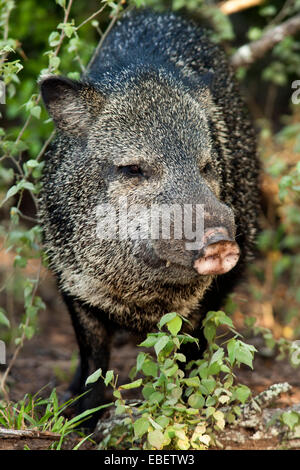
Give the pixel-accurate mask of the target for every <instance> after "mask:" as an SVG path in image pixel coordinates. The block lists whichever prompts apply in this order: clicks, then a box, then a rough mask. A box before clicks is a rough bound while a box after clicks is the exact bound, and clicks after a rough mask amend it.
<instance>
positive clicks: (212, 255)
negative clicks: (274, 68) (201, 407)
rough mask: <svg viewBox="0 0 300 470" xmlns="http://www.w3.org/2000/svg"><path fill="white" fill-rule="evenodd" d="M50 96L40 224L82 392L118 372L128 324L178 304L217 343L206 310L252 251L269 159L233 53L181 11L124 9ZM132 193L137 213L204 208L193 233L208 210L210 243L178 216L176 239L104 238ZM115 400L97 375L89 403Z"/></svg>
mask: <svg viewBox="0 0 300 470" xmlns="http://www.w3.org/2000/svg"><path fill="white" fill-rule="evenodd" d="M41 92H42V96H43V100H44V102H45V105H46V108H47V110H48V111H49V113H50V115H51V116H52V118H53V120H54V123H55V125H56V128H57V136H56V139H55V141H54V143H52V145H51V148H50V149H49V150H48V152H47V155H46V158H45V168H44V176H43V188H42V191H41V195H40V220H41V223H42V227H43V231H44V240H45V249H46V252H47V253H48V256H49V259H50V266H51V268H52V270H53V271H54V272H55V274H56V276H57V279H58V285H59V289H60V291H61V293H62V295H63V297H64V299H65V302H66V304H67V306H68V308H69V310H70V313H71V317H72V322H73V325H74V329H75V332H76V336H77V340H78V344H79V349H80V357H81V363H80V366H79V368H78V370H77V373H76V376H75V379H74V381H73V383H72V384H71V387H70V390H71V392H72V393H80V392H82V391H83V390H84V383H85V380H86V378H87V376H88V375H89V374H90V373H92V372H93V371H94V370H95V369H97V368H100V367H101V368H102V370H103V371H104V372H105V370H106V369H107V367H108V361H109V350H110V343H111V338H112V333H113V331H114V330H115V329H116V328H117V327H119V326H121V327H123V328H126V329H129V330H133V331H137V332H142V333H143V334H146V332H150V331H151V330H153V329H155V326H156V324H157V322H158V320H159V319H160V317H161V316H162V315H163V314H165V313H167V312H171V311H176V312H178V313H180V314H182V315H184V316H186V317H188V318H189V320H190V321H191V322H192V324H193V325H194V330H193V332H192V334H193V335H194V336H197V335H198V337H199V338H200V340H201V341H200V342H201V344H202V348H203V347H204V341H203V337H202V335H201V320H202V318H203V315H204V314H205V313H206V312H207V311H208V310H209V309H210V310H211V309H217V308H218V307H219V306H220V303H221V302H222V300H223V299H224V296H226V294H228V292H230V290H231V289H232V288H233V286H234V285H235V283H236V281H237V280H238V278H239V277H240V276H241V272H242V269H243V266H244V265H245V261H246V260H249V259H250V258H251V256H252V253H253V246H254V240H255V234H256V231H257V214H258V207H259V202H258V201H259V191H258V172H259V165H258V160H257V156H256V145H255V137H254V130H253V127H252V124H251V121H250V120H249V117H248V113H247V110H246V109H245V105H244V102H243V100H242V99H241V97H240V94H239V91H238V87H237V84H236V81H235V79H234V74H233V71H232V70H230V67H229V66H228V63H227V59H226V56H225V54H224V52H223V51H222V50H221V49H220V47H219V46H217V45H215V44H213V43H212V42H210V40H209V39H208V36H207V33H206V32H205V31H204V30H203V29H201V28H199V27H198V26H196V25H194V24H193V23H191V22H190V21H189V20H186V19H182V18H179V17H177V16H176V15H174V14H171V13H166V14H155V13H152V12H147V11H146V12H145V11H142V12H138V13H130V14H128V15H124V17H123V19H122V20H121V21H119V22H118V23H117V24H116V26H115V27H114V28H113V29H112V31H111V32H110V33H109V35H108V37H107V38H106V40H105V42H104V44H103V47H102V49H101V50H100V51H99V52H98V54H97V55H96V57H95V58H94V60H93V61H92V62H91V64H90V66H89V68H88V71H87V72H86V73H85V74H84V76H83V77H82V79H81V80H80V81H78V82H76V81H72V80H69V79H66V78H62V77H59V76H50V77H46V78H44V79H42V80H41ZM120 198H123V200H124V199H126V202H127V205H128V208H135V207H137V205H143V207H146V208H147V209H149V208H150V207H153V206H158V207H160V206H161V205H164V207H174V205H175V206H176V207H177V208H178V206H179V207H180V208H184V207H188V208H191V207H192V211H191V213H192V219H193V223H192V227H194V228H195V217H194V216H195V209H194V207H196V206H197V205H202V206H203V207H204V232H203V234H202V235H201V237H202V238H201V240H200V241H201V243H200V245H199V247H198V248H195V247H194V248H192V249H191V248H190V249H187V245H186V242H187V240H188V237H186V236H182V237H181V238H180V237H178V238H176V237H175V236H174V230H172V228H173V229H174V227H175V222H176V221H175V216H174V214H173V215H171V217H170V227H171V229H170V234H171V235H170V237H169V239H168V237H163V236H162V230H161V228H160V229H159V236H158V237H152V238H151V237H144V238H143V237H133V236H132V237H127V238H126V237H121V236H111V237H101V230H100V233H99V217H98V216H97V214H98V212H97V211H98V210H99V206H100V207H104V205H105V204H106V206H105V207H110V208H113V209H115V212H114V213H113V211H111V224H112V225H113V223H115V220H116V218H115V216H116V215H118V214H119V212H120V209H119V206H120ZM101 205H102V206H101ZM134 212H136V214H138V211H135V209H134ZM109 214H110V213H109ZM106 217H107V213H106ZM100 218H101V217H100ZM137 218H138V216H137ZM119 223H120V220H119ZM142 223H143V221H142V220H141V225H142ZM108 225H109V224H108ZM123 228H124V227H122V224H121V226H119V227H118V229H119V235H120V231H122V230H123ZM196 229H197V227H196ZM199 230H200V229H199ZM172 234H173V235H172ZM196 238H197V237H196ZM235 240H237V242H238V243H237V242H236V241H235ZM189 241H191V240H189ZM198 354H199V352H198ZM102 400H103V389H102V384H101V381H98V382H97V383H96V384H95V385H94V386H93V389H92V391H90V393H88V394H86V396H85V398H84V399H83V400H82V403H81V405H82V407H83V408H84V409H85V408H92V407H95V406H96V405H98V404H99V403H101V401H102Z"/></svg>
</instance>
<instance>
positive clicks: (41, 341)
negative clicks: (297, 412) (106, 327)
mask: <svg viewBox="0 0 300 470" xmlns="http://www.w3.org/2000/svg"><path fill="white" fill-rule="evenodd" d="M43 278H44V279H43V281H42V283H41V286H40V292H39V295H41V297H42V298H43V299H44V301H45V302H46V304H47V309H46V310H45V311H42V312H41V314H40V317H39V326H38V333H37V334H36V335H35V336H34V337H33V339H31V340H30V341H26V343H25V345H24V348H23V349H22V351H21V353H20V355H19V357H18V359H17V361H16V363H15V365H14V367H13V369H12V372H11V374H10V377H9V380H8V384H9V389H10V398H11V400H13V401H17V400H19V399H21V398H23V397H24V395H25V394H26V393H30V394H35V393H36V392H37V391H38V390H41V389H42V391H41V395H42V396H49V394H50V392H51V390H52V389H53V387H56V389H57V393H58V396H59V397H60V398H62V396H63V393H64V391H65V390H66V388H67V385H68V383H69V381H70V380H71V378H72V375H73V373H74V370H75V367H76V363H77V357H78V355H77V344H76V340H75V336H74V333H73V328H72V325H71V321H70V318H69V315H68V312H67V310H66V308H65V306H64V304H63V302H62V300H61V298H60V296H59V294H58V291H57V288H56V285H55V282H54V280H53V278H52V277H51V275H50V274H48V273H44V274H43ZM248 341H249V339H248ZM250 341H251V339H250ZM136 342H137V338H135V337H133V336H129V335H128V334H127V333H121V332H120V333H118V334H117V335H116V337H115V340H114V346H113V350H112V357H111V364H110V369H114V371H115V372H116V373H117V374H118V375H119V383H126V382H127V381H128V373H129V371H130V369H131V367H132V366H133V365H134V363H135V358H136V355H137V348H136V346H135V344H136ZM254 343H255V346H256V347H257V348H258V349H260V343H259V341H258V340H257V338H255V341H254ZM12 351H13V348H10V347H9V348H8V361H9V358H10V355H11V353H12ZM236 374H237V379H238V381H239V382H241V383H243V384H246V385H247V386H248V387H250V389H251V390H252V392H253V393H254V394H257V393H259V392H261V391H262V390H264V389H265V388H267V387H268V386H270V385H272V384H274V383H278V382H289V384H290V385H292V387H293V390H292V394H290V395H285V396H282V397H281V398H280V401H279V402H278V403H277V404H276V406H279V407H285V406H291V405H292V404H294V403H299V402H300V375H299V372H298V371H297V370H296V371H295V369H293V368H292V367H291V366H290V365H289V364H288V363H287V361H280V362H278V361H277V360H276V359H275V358H274V357H264V356H263V355H262V354H260V353H258V354H256V359H255V363H254V370H253V371H252V370H251V369H249V368H248V367H241V368H240V369H238V370H237V371H236ZM133 396H134V395H133ZM107 398H108V399H110V398H111V397H109V396H108V397H107ZM241 432H243V433H245V432H246V431H241ZM248 437H249V439H246V443H245V444H242V445H241V444H237V443H235V442H232V443H227V445H226V447H227V448H233V449H276V448H278V446H280V443H279V441H278V439H277V438H274V439H272V440H265V439H261V440H259V441H254V440H251V433H250V434H248ZM76 442H77V438H74V439H71V440H70V441H69V443H67V444H66V446H67V447H69V448H72V447H74V445H75V444H76ZM25 444H26V445H28V447H29V448H31V449H40V448H42V449H45V448H48V446H49V444H50V442H48V441H47V440H44V439H43V440H41V439H37V440H34V439H29V440H26V439H21V440H20V439H19V440H11V439H2V440H1V439H0V449H20V448H22V449H23V448H24V445H25ZM91 447H92V445H91V444H89V443H87V444H85V445H84V446H83V448H91ZM95 447H96V446H94V448H95Z"/></svg>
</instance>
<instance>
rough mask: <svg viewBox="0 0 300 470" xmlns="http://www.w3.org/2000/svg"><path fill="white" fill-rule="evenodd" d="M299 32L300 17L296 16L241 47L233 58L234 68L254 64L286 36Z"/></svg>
mask: <svg viewBox="0 0 300 470" xmlns="http://www.w3.org/2000/svg"><path fill="white" fill-rule="evenodd" d="M298 31H300V15H296V16H294V17H293V18H290V19H289V20H287V21H285V22H284V23H282V24H281V25H278V26H275V27H274V28H272V29H270V30H269V31H267V32H266V33H265V34H264V35H263V36H262V37H261V38H260V39H258V40H257V41H253V42H251V43H249V44H245V45H244V46H242V47H240V48H239V49H238V50H237V51H236V52H235V54H233V56H232V57H231V65H232V66H233V68H237V67H241V66H248V65H250V64H252V63H253V62H255V61H256V60H257V59H260V58H261V57H263V56H264V55H265V54H266V52H268V51H269V50H271V49H272V48H273V47H274V46H275V45H276V44H277V43H279V42H280V41H282V40H283V39H284V38H285V37H286V36H292V35H293V34H296V33H297V32H298Z"/></svg>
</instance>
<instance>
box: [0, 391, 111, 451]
mask: <svg viewBox="0 0 300 470" xmlns="http://www.w3.org/2000/svg"><path fill="white" fill-rule="evenodd" d="M79 398H80V397H79V396H78V397H76V398H72V399H70V400H68V401H67V402H65V403H63V404H61V405H59V403H58V398H57V394H56V390H55V389H53V390H52V392H51V394H50V396H49V398H41V397H38V396H37V394H35V395H33V396H32V395H30V394H26V395H25V396H24V398H23V399H22V400H20V401H18V402H17V403H12V402H9V403H7V402H6V401H4V400H3V401H0V426H2V427H4V428H6V429H16V430H21V429H22V430H23V429H27V430H34V431H39V432H41V431H42V432H45V431H47V432H50V433H55V434H58V435H59V436H60V437H59V440H57V441H56V442H54V443H53V444H51V449H56V450H60V449H61V448H62V444H63V443H64V440H65V438H66V436H68V435H69V434H70V433H74V432H75V433H77V434H79V435H81V436H82V440H81V441H80V442H79V443H78V444H77V445H76V448H79V446H80V445H81V444H82V443H83V442H84V441H85V440H86V439H88V438H89V437H90V435H89V436H84V435H83V434H82V433H81V432H80V430H79V428H80V426H81V425H82V423H83V422H84V421H86V419H88V417H89V416H90V415H91V414H92V413H94V412H96V411H98V410H100V409H101V408H105V407H107V406H110V404H107V405H102V406H99V407H97V408H94V409H91V410H86V411H84V412H83V413H81V414H79V415H77V416H75V417H73V418H71V419H69V418H67V417H65V416H63V413H64V412H65V410H66V408H68V407H69V406H71V405H73V404H74V403H75V402H76V401H77V400H78V399H79Z"/></svg>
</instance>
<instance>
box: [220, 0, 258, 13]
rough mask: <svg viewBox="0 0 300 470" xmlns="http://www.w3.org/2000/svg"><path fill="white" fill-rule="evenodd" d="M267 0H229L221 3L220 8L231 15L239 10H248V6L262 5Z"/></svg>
mask: <svg viewBox="0 0 300 470" xmlns="http://www.w3.org/2000/svg"><path fill="white" fill-rule="evenodd" d="M264 1H265V0H228V1H226V2H223V3H221V4H220V5H219V9H220V10H221V11H222V13H224V14H225V15H231V14H232V13H237V12H238V11H242V10H246V9H247V8H252V7H256V6H257V5H261V4H262V3H264Z"/></svg>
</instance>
